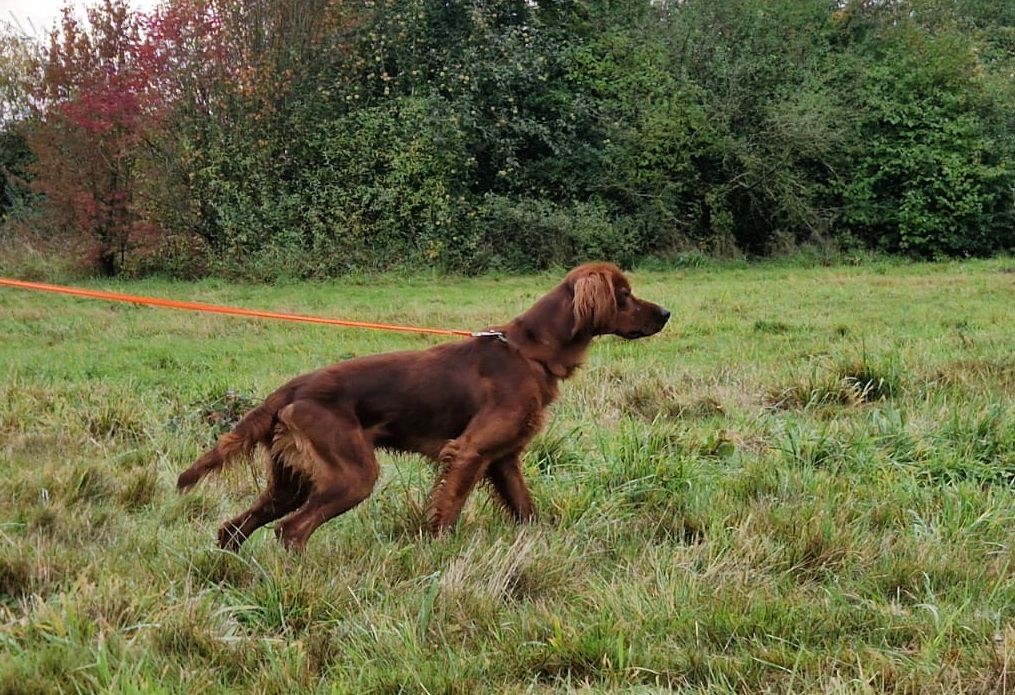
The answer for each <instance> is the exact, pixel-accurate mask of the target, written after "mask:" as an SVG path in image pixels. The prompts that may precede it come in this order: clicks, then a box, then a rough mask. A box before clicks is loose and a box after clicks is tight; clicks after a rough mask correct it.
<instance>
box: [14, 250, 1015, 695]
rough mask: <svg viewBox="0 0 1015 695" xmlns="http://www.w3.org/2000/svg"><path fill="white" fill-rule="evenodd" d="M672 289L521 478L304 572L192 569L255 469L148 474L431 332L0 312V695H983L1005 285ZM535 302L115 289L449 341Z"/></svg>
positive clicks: (819, 282)
mask: <svg viewBox="0 0 1015 695" xmlns="http://www.w3.org/2000/svg"><path fill="white" fill-rule="evenodd" d="M684 265H685V267H682V268H679V269H677V270H670V271H653V272H647V271H646V272H639V273H635V274H634V275H633V281H634V286H635V289H636V291H637V292H639V293H640V294H642V295H644V296H646V297H649V298H652V299H654V300H657V301H660V302H662V303H663V304H665V305H667V306H668V307H669V308H671V309H672V310H673V311H674V319H673V324H672V325H671V326H670V327H669V328H668V329H667V330H666V332H664V333H663V334H662V335H659V336H657V337H655V338H652V339H649V340H644V341H636V342H623V341H620V340H617V339H612V338H606V339H603V340H601V341H600V342H599V343H598V344H597V345H596V346H595V347H594V348H593V351H592V353H591V355H590V358H589V361H588V364H587V365H586V366H585V368H584V369H583V370H582V371H581V372H580V373H579V374H578V375H577V376H576V377H575V378H574V379H573V380H572V381H571V382H569V383H567V384H565V385H564V386H563V388H562V397H561V399H560V401H559V402H558V403H557V404H556V405H555V407H554V412H553V414H552V417H551V421H550V424H549V426H548V427H547V429H546V430H545V431H544V432H543V433H542V434H541V435H540V436H539V437H537V439H536V440H535V442H534V443H533V446H532V447H531V449H530V451H529V452H528V454H527V456H526V458H525V462H524V463H525V469H526V472H527V474H528V477H529V479H530V480H531V484H532V488H533V496H534V498H535V501H536V503H537V505H538V507H539V510H540V514H541V516H540V520H539V521H538V522H537V523H535V524H532V525H527V526H523V527H518V526H515V525H514V524H512V523H511V522H510V521H509V520H508V519H507V518H506V517H505V515H504V514H503V513H502V511H501V510H500V508H499V507H498V505H497V504H496V503H495V502H493V501H492V500H491V499H490V498H489V496H488V495H487V494H486V492H485V491H483V490H479V491H477V493H476V494H475V495H474V496H473V498H472V499H471V500H470V502H469V504H468V506H467V508H466V510H465V513H464V515H463V518H462V522H461V524H460V525H459V527H458V528H457V530H456V531H455V532H453V533H451V534H449V535H448V536H446V537H442V538H439V539H431V538H429V537H428V536H427V535H426V534H425V533H424V530H425V513H424V505H425V500H426V495H427V492H428V490H429V486H430V480H431V476H432V471H431V470H430V468H429V466H428V465H426V464H425V463H422V462H420V461H418V460H416V459H415V458H413V457H407V456H388V455H385V456H384V457H383V460H384V475H383V477H382V479H381V481H380V483H379V485H378V488H377V490H376V491H375V493H374V495H373V497H371V498H370V499H369V500H368V501H367V502H365V503H363V504H362V505H360V506H359V507H357V508H356V509H355V510H353V511H351V512H350V513H348V514H346V515H344V516H342V517H341V518H339V519H337V520H335V521H333V522H331V523H329V524H326V525H325V526H324V527H323V528H322V529H321V530H320V531H319V532H318V533H317V534H316V535H315V536H314V538H313V540H312V541H311V542H310V544H309V547H308V549H307V551H306V553H305V554H303V555H290V554H288V553H286V552H285V551H284V550H282V549H281V548H280V547H279V546H278V544H277V543H276V542H275V539H274V537H273V535H272V534H271V533H270V532H268V531H262V532H261V533H260V534H258V535H256V536H255V537H254V538H253V539H252V540H251V541H250V542H249V543H248V544H247V545H246V546H245V547H244V549H243V551H242V552H241V553H240V554H238V555H237V554H232V553H225V552H222V551H219V550H217V549H215V548H214V547H213V541H214V530H215V527H216V525H217V523H218V522H219V521H220V520H221V519H223V518H225V517H226V516H228V515H231V514H233V513H235V512H236V511H237V510H238V509H241V508H243V507H245V506H246V505H247V504H248V503H249V501H250V499H251V498H252V497H253V495H255V494H256V491H257V489H258V488H259V486H261V485H263V474H262V473H261V472H260V471H259V470H257V469H256V468H254V469H247V468H244V467H242V466H241V467H237V468H235V469H232V470H230V471H228V472H226V474H224V475H222V476H219V477H218V478H214V479H211V480H209V481H207V483H206V484H204V485H203V486H202V487H201V488H199V489H198V490H196V491H195V492H194V493H193V494H191V495H188V496H186V497H180V496H178V495H177V494H176V493H175V492H174V490H173V480H174V479H175V476H176V474H177V472H178V471H179V470H180V469H182V468H183V467H185V466H186V465H188V464H189V463H190V462H191V461H192V460H193V458H194V457H195V456H196V455H197V454H198V453H199V452H200V450H201V449H202V447H204V446H206V444H207V443H208V442H209V441H210V440H212V439H213V438H214V437H215V436H217V434H218V433H219V432H220V431H222V429H223V428H225V427H228V426H229V425H230V423H232V422H235V419H236V418H237V417H239V416H240V415H241V414H242V412H243V410H244V409H245V408H247V407H249V405H250V404H251V403H252V402H254V401H255V400H256V399H257V398H259V397H261V396H263V395H265V394H266V393H267V392H269V391H270V390H271V389H273V388H274V387H275V386H277V385H278V384H279V383H281V382H282V381H283V380H285V379H286V378H288V377H289V376H291V375H293V374H296V373H299V372H302V371H305V370H307V369H310V368H314V367H317V366H320V365H322V364H326V363H328V362H329V361H331V360H333V359H339V358H342V357H347V356H350V355H359V354H368V353H373V352H378V351H382V350H390V349H406V348H418V347H424V346H426V345H429V344H433V343H434V342H435V340H434V339H432V338H425V337H414V336H387V335H381V334H374V333H358V332H338V331H334V330H331V329H324V328H319V327H300V328H291V327H287V326H279V325H273V324H255V323H246V322H243V321H240V320H234V319H224V318H219V317H203V316H194V315H182V314H173V313H164V312H160V311H157V310H151V309H143V308H132V307H111V306H106V305H103V304H99V303H88V302H83V301H78V300H67V299H54V298H51V297H42V296H35V295H28V294H20V293H14V292H13V291H11V292H6V291H5V292H3V293H0V364H2V369H0V456H2V459H0V473H2V475H0V503H2V504H0V508H2V512H0V622H2V629H0V692H12V693H16V692H24V693H46V692H54V693H56V692H102V691H109V692H184V691H193V690H196V689H201V690H206V691H208V692H212V693H217V692H223V693H224V692H236V691H248V692H390V691H405V692H461V693H472V692H485V691H496V692H505V691H506V692H528V691H560V692H566V691H571V690H583V689H585V690H593V691H617V690H621V689H628V688H631V689H635V690H636V691H654V690H659V689H685V690H687V691H699V692H729V691H740V692H762V691H770V692H799V693H805V692H806V693H810V692H817V691H832V692H940V693H954V692H968V693H988V692H1007V691H1010V690H1011V689H1012V688H1015V666H1013V663H1015V658H1013V657H1012V655H1013V654H1015V627H1013V620H1015V496H1013V495H1012V485H1013V484H1015V388H1013V381H1012V379H1011V374H1012V368H1013V362H1012V352H1011V335H1010V325H1009V324H1010V320H1009V321H1007V322H1006V321H1005V318H1006V317H1010V313H1011V300H1012V297H1013V290H1015V286H1013V284H1012V283H1013V276H1012V275H1011V274H1010V273H1003V272H1000V271H1001V270H1003V269H1004V267H1005V263H1004V262H1003V261H994V262H977V263H969V264H943V265H896V266H893V267H891V268H889V269H887V270H885V269H884V268H882V267H880V266H873V267H871V266H864V265H860V266H856V267H829V268H819V267H798V266H795V265H792V264H785V263H783V264H775V265H771V266H762V267H753V268H749V269H747V268H739V267H718V268H717V267H708V266H706V267H700V268H699V267H696V266H695V264H694V263H686V264H684ZM555 281H556V277H552V276H549V275H546V276H536V277H527V278H479V279H472V280H440V279H425V280H424V279H411V278H410V279H392V278H379V279H377V280H376V281H373V282H371V283H364V284H357V283H351V284H345V285H324V284H316V285H315V284H293V285H284V286H279V287H270V288H269V287H256V286H250V285H246V286H240V285H230V284H227V283H223V282H220V281H206V282H200V283H192V284H186V283H166V282H159V281H146V282H139V283H129V284H125V285H123V286H122V287H121V289H129V290H132V291H136V292H138V293H144V294H163V295H166V296H177V297H193V298H196V299H200V300H204V301H211V302H216V301H217V302H229V303H233V304H247V305H249V306H258V307H270V308H278V309H286V310H300V311H308V312H311V311H312V312H316V313H328V314H334V315H339V316H346V317H349V318H370V319H379V320H391V321H412V322H415V323H420V324H425V325H440V326H449V327H450V326H453V327H470V326H484V325H488V324H489V323H492V322H495V321H497V320H501V319H505V318H508V317H510V316H512V315H514V314H515V313H517V312H518V311H519V310H521V309H522V308H524V307H525V306H526V305H527V304H528V303H530V302H531V301H532V300H533V298H535V297H537V296H538V295H539V294H540V293H541V292H542V291H544V290H545V289H546V288H548V287H549V286H550V285H552V284H553V282H555Z"/></svg>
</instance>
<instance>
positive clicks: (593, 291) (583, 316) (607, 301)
mask: <svg viewBox="0 0 1015 695" xmlns="http://www.w3.org/2000/svg"><path fill="white" fill-rule="evenodd" d="M616 314H617V295H616V294H615V293H614V290H613V278H612V277H611V276H610V275H609V274H608V273H596V272H592V273H587V274H585V275H581V276H579V277H577V278H575V281H574V328H573V329H572V331H571V337H572V338H573V337H574V336H576V335H578V333H580V332H582V331H592V332H598V331H605V330H608V329H609V326H610V324H611V323H612V321H613V318H614V317H615V316H616Z"/></svg>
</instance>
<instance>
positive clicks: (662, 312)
mask: <svg viewBox="0 0 1015 695" xmlns="http://www.w3.org/2000/svg"><path fill="white" fill-rule="evenodd" d="M659 318H661V319H662V320H663V323H666V322H667V321H669V320H670V310H669V309H664V308H662V307H659Z"/></svg>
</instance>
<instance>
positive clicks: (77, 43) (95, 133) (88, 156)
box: [29, 0, 165, 275]
mask: <svg viewBox="0 0 1015 695" xmlns="http://www.w3.org/2000/svg"><path fill="white" fill-rule="evenodd" d="M87 18H88V21H87V24H82V23H79V22H78V20H77V19H76V18H75V17H74V15H73V14H72V12H71V10H70V9H69V8H64V10H63V15H62V19H61V22H60V24H59V26H58V27H57V28H54V29H53V31H52V32H51V34H50V43H49V48H48V50H47V51H46V56H45V59H44V65H43V79H42V82H41V84H40V85H39V90H38V94H37V99H38V101H39V103H40V104H41V106H40V110H41V113H40V114H39V115H38V118H37V119H36V122H35V125H34V127H33V128H32V129H31V132H30V134H29V145H30V147H31V148H32V151H33V153H34V154H35V157H36V162H35V164H34V165H33V167H34V171H33V174H34V183H33V185H34V186H35V188H36V189H37V190H38V191H39V192H41V193H43V194H44V195H45V204H44V206H45V213H46V214H47V219H48V220H49V221H50V223H52V224H54V225H55V226H56V227H57V228H58V229H59V230H61V231H65V232H70V233H71V234H73V235H75V237H76V238H78V239H81V240H83V241H87V243H88V246H89V247H90V248H89V249H88V250H89V254H90V257H91V259H92V260H93V261H94V262H95V263H96V264H97V266H98V268H99V270H101V272H103V273H104V274H108V275H112V274H115V273H117V272H118V271H119V270H120V269H121V268H122V266H123V262H124V259H125V257H126V254H127V252H128V250H129V249H130V248H131V247H132V245H134V244H136V243H138V242H139V241H140V240H142V239H143V238H144V237H145V236H148V235H151V234H152V233H153V232H154V230H153V228H152V226H151V225H150V224H148V222H147V221H146V219H145V216H144V214H143V213H142V211H141V209H140V208H139V206H138V205H137V204H136V197H137V191H136V186H135V176H136V171H137V163H138V160H139V156H140V155H139V153H140V148H141V144H142V143H143V140H144V138H145V137H146V133H147V132H149V131H150V130H151V129H152V128H153V127H154V125H155V123H157V121H158V118H159V114H160V113H161V111H162V108H163V105H164V103H165V101H164V99H163V98H162V95H161V94H160V93H159V91H158V89H157V88H156V85H157V83H158V79H157V78H156V76H157V75H158V74H159V72H160V71H161V67H162V63H163V62H164V59H163V57H162V56H160V55H159V53H158V52H157V51H155V50H152V48H151V46H150V45H148V40H147V38H146V37H145V35H144V33H143V32H142V26H143V24H142V23H143V22H144V21H145V18H144V16H143V15H141V14H139V13H136V12H133V11H131V10H130V8H129V6H128V4H127V1H126V0H103V2H101V3H100V4H97V5H95V6H92V7H90V8H89V9H88V10H87Z"/></svg>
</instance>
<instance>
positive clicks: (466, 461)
mask: <svg viewBox="0 0 1015 695" xmlns="http://www.w3.org/2000/svg"><path fill="white" fill-rule="evenodd" d="M669 317H670V312H668V311H667V310H666V309H663V308H662V307H660V306H658V305H656V304H652V303H651V302H647V301H644V300H641V299H636V298H635V297H634V295H633V294H631V285H630V283H629V282H628V281H627V278H625V277H624V276H623V274H622V273H621V272H620V270H618V269H617V267H616V266H614V265H612V264H609V263H590V264H586V265H583V266H580V267H578V268H575V269H574V270H572V271H571V272H570V273H568V275H567V277H566V278H565V279H564V281H563V282H562V283H561V284H560V285H558V286H557V287H555V288H554V289H553V290H552V291H551V292H550V293H549V294H547V295H546V296H545V297H543V298H542V299H540V300H539V301H538V302H536V304H535V305H534V306H533V307H532V308H531V309H529V310H528V311H526V312H525V313H524V314H522V315H521V316H519V317H518V318H516V319H515V320H513V321H512V322H511V323H508V324H506V325H504V326H500V327H497V328H495V329H493V330H492V331H490V334H489V335H484V336H481V337H473V338H468V339H466V340H462V341H459V342H455V343H447V344H444V345H438V346H436V347H432V348H430V349H428V350H423V351H419V352H395V353H390V354H386V355H375V356H371V357H360V358H356V359H352V360H348V361H346V362H341V363H339V364H335V365H332V366H330V367H325V368H324V369H319V370H317V371H316V372H311V373H309V374H304V375H303V376H298V377H296V378H295V379H293V380H292V381H290V382H289V383H287V384H286V385H285V386H283V387H282V388H280V389H278V390H277V391H275V392H274V393H273V394H271V395H270V396H268V398H267V399H266V400H265V401H264V403H263V404H262V405H261V406H259V407H257V408H255V409H254V410H252V411H250V412H249V413H248V414H247V415H246V417H244V418H243V420H241V421H240V423H239V424H238V425H236V428H235V429H234V430H233V431H232V432H230V433H229V434H226V435H224V436H223V437H222V438H221V439H219V441H218V444H217V445H216V446H215V448H214V449H212V450H211V451H209V452H208V453H206V454H205V455H204V456H202V457H201V458H200V459H198V460H197V462H196V463H194V465H192V466H191V467H190V468H188V469H187V470H185V471H184V472H183V473H182V474H180V478H179V481H178V483H177V486H178V487H179V489H180V490H187V489H189V488H190V487H192V486H193V485H194V484H196V483H197V482H198V481H199V480H200V479H201V478H203V477H204V476H205V475H207V474H208V473H210V472H211V471H213V470H216V469H218V468H221V467H222V466H223V465H225V464H226V463H227V462H228V461H229V460H230V459H232V458H234V457H236V456H238V455H240V454H245V453H249V452H251V451H252V450H253V449H254V447H255V445H257V444H261V445H262V446H263V447H264V448H265V449H266V450H267V451H268V454H269V456H268V487H267V489H266V490H265V491H264V493H263V494H262V495H261V496H260V497H259V498H258V499H257V501H256V502H254V504H253V506H251V507H250V509H248V510H247V511H245V512H243V513H242V514H240V515H239V516H237V517H236V518H234V519H231V520H229V521H226V522H225V523H224V524H222V526H221V527H220V529H219V534H218V536H219V545H220V546H221V547H223V548H230V549H233V550H235V549H238V548H239V547H240V545H242V543H243V542H244V541H245V540H246V539H247V538H248V537H249V536H250V534H251V533H253V532H254V531H255V530H256V529H258V528H260V527H261V526H263V525H264V524H267V523H269V522H271V521H274V520H276V519H280V518H282V517H283V516H286V515H287V514H288V515H289V516H288V518H286V519H285V520H284V521H283V522H282V523H281V524H280V525H279V526H278V527H277V528H276V530H275V531H276V534H277V535H278V537H279V538H280V539H281V540H282V542H283V543H285V544H286V546H288V547H291V548H302V547H303V546H304V545H305V544H306V542H307V539H308V538H309V537H310V534H312V533H313V532H314V530H316V529H317V527H318V526H320V525H321V524H323V523H324V522H326V521H328V520H329V519H331V518H333V517H336V516H338V515H339V514H341V513H343V512H345V511H347V510H349V509H351V508H352V507H354V506H356V505H357V504H359V503H360V502H362V501H363V500H364V499H366V498H367V496H368V495H370V492H371V491H372V490H373V487H374V483H375V482H376V481H377V476H378V473H379V467H378V464H377V459H376V458H375V456H374V448H375V447H384V448H386V449H391V450H395V451H405V452H416V453H419V454H423V455H424V456H427V457H429V458H431V459H433V460H435V461H437V462H438V463H439V467H440V472H439V474H438V477H437V482H436V484H435V486H434V489H433V495H432V498H431V508H430V514H431V528H432V530H433V532H434V533H440V532H442V531H444V530H446V529H448V528H450V527H451V526H453V525H454V523H455V521H456V520H457V519H458V515H459V513H460V512H461V510H462V506H463V505H464V504H465V500H466V498H467V497H468V496H469V493H470V492H471V491H472V489H473V487H475V485H476V483H477V482H479V481H480V480H481V479H482V478H483V477H484V476H485V477H486V479H487V481H488V482H489V483H490V484H491V486H492V488H493V490H494V491H495V492H496V495H497V497H498V498H499V499H500V501H501V502H502V503H503V505H504V506H505V507H506V508H507V510H508V511H509V512H510V513H511V515H512V516H513V517H514V518H515V519H517V520H519V521H524V520H528V519H532V518H534V517H535V510H534V509H533V506H532V501H531V499H530V498H529V492H528V489H527V488H526V486H525V481H524V480H523V478H522V468H521V462H520V457H521V454H522V451H523V450H524V449H525V447H526V445H528V443H529V440H531V439H532V437H533V436H534V435H535V434H536V432H537V431H538V430H539V428H540V426H541V425H542V422H543V412H544V410H545V409H546V407H547V406H548V405H549V404H550V403H551V402H552V401H553V400H554V399H555V398H556V397H557V384H558V382H559V381H560V380H561V379H567V378H568V377H570V376H571V374H573V373H574V371H575V369H576V368H577V367H578V366H579V365H580V364H581V361H582V359H583V358H584V356H585V351H586V350H587V349H588V346H589V343H590V342H591V341H592V339H593V338H594V337H595V336H597V335H604V334H614V335H619V336H621V337H623V338H628V339H631V338H641V337H644V336H648V335H652V334H653V333H657V332H659V331H660V330H661V329H662V327H663V326H664V325H665V324H666V321H667V319H669Z"/></svg>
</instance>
